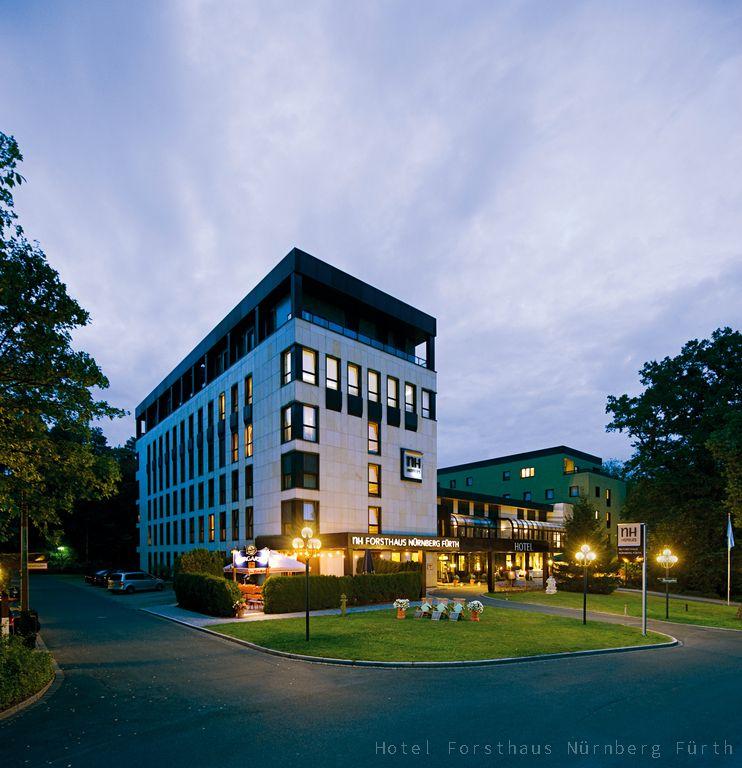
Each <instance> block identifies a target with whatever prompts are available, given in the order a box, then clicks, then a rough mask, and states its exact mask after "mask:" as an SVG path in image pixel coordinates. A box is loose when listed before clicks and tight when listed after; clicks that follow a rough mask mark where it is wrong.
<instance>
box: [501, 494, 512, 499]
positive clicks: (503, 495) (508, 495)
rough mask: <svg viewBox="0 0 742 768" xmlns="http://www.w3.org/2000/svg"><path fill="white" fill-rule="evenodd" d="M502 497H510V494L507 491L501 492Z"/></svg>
mask: <svg viewBox="0 0 742 768" xmlns="http://www.w3.org/2000/svg"><path fill="white" fill-rule="evenodd" d="M502 498H503V499H509V498H510V494H509V493H503V494H502Z"/></svg>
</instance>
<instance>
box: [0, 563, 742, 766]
mask: <svg viewBox="0 0 742 768" xmlns="http://www.w3.org/2000/svg"><path fill="white" fill-rule="evenodd" d="M32 590H33V594H34V599H33V603H34V605H35V606H36V607H37V608H38V609H39V611H40V613H41V615H42V621H43V636H44V639H45V641H46V643H47V645H48V646H49V648H50V649H51V650H52V651H53V653H54V654H55V656H56V658H57V660H58V662H59V664H60V665H61V667H62V668H63V670H64V675H65V677H64V682H63V684H62V685H61V686H60V687H59V689H58V690H57V691H56V692H55V693H54V694H53V695H51V696H49V697H47V698H45V699H44V700H42V702H40V703H39V704H37V705H35V706H33V707H31V708H29V709H28V710H26V711H25V712H23V713H21V714H19V715H17V716H15V717H13V718H10V719H8V720H4V721H2V722H0V766H5V765H9V766H10V765H12V766H49V765H51V766H84V767H85V768H88V767H90V766H105V768H118V767H119V766H122V767H123V766H125V767H126V768H132V766H136V767H143V768H146V767H148V766H157V767H158V768H160V766H177V765H186V766H188V767H189V768H191V767H194V768H195V767H196V766H225V765H233V764H237V765H241V764H243V763H244V764H246V765H249V766H251V765H261V766H262V765H266V766H273V765H275V766H294V765H299V764H301V765H305V766H327V765H348V766H351V767H352V768H358V767H359V766H371V765H373V766H382V765H385V764H390V765H418V764H424V765H425V766H438V765H441V766H458V765H462V766H466V765H472V766H473V765H477V766H479V765H490V764H492V765H498V764H499V765H508V766H510V765H540V766H550V767H551V766H554V767H556V766H575V765H584V766H590V768H594V767H595V766H612V765H619V766H620V765H654V766H657V765H667V766H672V767H673V768H675V766H684V765H719V766H742V757H741V755H742V739H741V738H740V733H741V731H742V729H741V728H740V716H739V709H738V706H739V700H740V691H741V690H742V633H735V632H729V631H726V632H725V631H721V630H702V629H698V628H694V627H679V626H673V627H672V629H671V630H668V628H667V627H665V630H666V631H671V632H672V634H674V635H675V636H676V637H678V638H679V639H680V640H682V642H683V645H682V647H678V648H670V649H662V650H655V651H641V652H636V653H634V652H632V653H626V654H620V655H613V656H597V657H591V658H586V657H583V658H575V659H566V660H558V661H543V662H531V663H525V664H518V665H513V666H501V667H493V668H470V669H462V670H455V669H446V670H431V669H394V670H384V669H364V668H357V669H354V668H343V667H332V666H325V665H318V664H308V663H305V662H300V661H290V660H283V659H278V658H276V657H272V656H267V655H264V654H261V653H259V652H254V651H251V650H247V649H244V648H242V647H240V646H237V645H234V644H232V643H229V642H228V641H223V640H220V639H217V638H213V637H209V636H206V635H204V634H202V633H199V632H196V631H194V630H192V629H189V628H187V627H182V626H179V625H176V624H173V623H170V622H167V621H165V620H163V619H159V618H156V617H154V616H152V615H150V614H147V613H145V612H143V611H140V610H136V608H137V607H139V604H144V603H146V602H148V601H154V600H157V599H161V600H167V599H172V598H171V596H168V595H159V596H152V597H145V596H144V595H141V596H135V597H133V598H129V597H127V596H111V595H108V594H105V593H104V592H102V591H101V590H98V589H95V588H92V587H85V586H82V585H80V584H77V583H70V580H69V579H65V578H56V577H50V576H35V577H34V578H33V580H32ZM655 626H656V627H657V628H658V629H659V630H660V631H662V625H661V624H659V625H655ZM442 629H444V630H449V629H450V630H453V631H454V632H455V629H456V627H455V625H454V626H452V627H445V626H444V627H442ZM583 740H585V741H586V742H587V744H588V745H589V746H590V748H591V751H592V745H594V744H595V745H598V754H597V756H593V757H585V756H580V755H574V754H569V747H570V745H571V744H576V745H577V746H578V748H579V747H580V746H582V744H581V742H582V741H583ZM725 740H726V742H727V744H730V745H731V747H732V750H733V754H732V755H728V754H727V755H724V754H720V755H714V754H713V746H712V745H713V744H714V743H716V744H719V745H720V747H717V749H721V750H722V751H723V749H724V742H725ZM616 741H618V743H619V745H620V746H622V747H624V748H626V747H628V746H629V745H636V746H637V749H638V748H640V747H641V745H642V744H646V745H648V747H647V748H645V750H644V751H645V754H644V756H643V757H642V756H641V755H635V756H626V755H624V756H623V757H620V758H618V757H605V756H604V752H605V745H612V747H613V748H614V749H615V742H616ZM690 741H694V742H696V744H697V749H698V748H700V745H701V744H708V745H709V747H708V748H707V751H706V752H705V754H704V756H703V757H701V756H700V755H697V756H688V755H687V754H684V753H681V754H679V755H678V754H676V742H684V743H687V742H690ZM402 744H404V745H405V746H404V747H403V746H402ZM415 744H417V745H419V747H420V754H414V750H413V745H415ZM498 744H500V745H501V746H500V747H498ZM475 745H479V746H478V748H477V749H474V746H475ZM652 745H659V750H660V757H659V758H652V757H651V756H650V754H651V746H652ZM488 747H489V753H488V751H487V748H488ZM546 747H548V748H549V750H548V751H549V754H546V751H547V750H546ZM392 748H395V749H394V753H393V754H392ZM513 748H515V751H516V753H517V754H513ZM536 748H539V749H540V751H541V755H540V756H533V755H532V754H529V755H525V754H520V752H523V751H529V752H531V753H532V752H533V751H534V750H535V749H536ZM499 749H503V750H504V751H505V754H504V755H502V756H501V755H500V754H498V751H499ZM403 751H404V752H406V753H407V754H402V752H403ZM508 752H510V754H509V755H508Z"/></svg>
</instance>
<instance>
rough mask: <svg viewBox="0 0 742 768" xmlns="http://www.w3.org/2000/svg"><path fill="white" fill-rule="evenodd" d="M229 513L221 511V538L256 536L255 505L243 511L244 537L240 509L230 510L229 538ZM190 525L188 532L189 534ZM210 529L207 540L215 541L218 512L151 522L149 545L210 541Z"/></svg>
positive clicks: (148, 533)
mask: <svg viewBox="0 0 742 768" xmlns="http://www.w3.org/2000/svg"><path fill="white" fill-rule="evenodd" d="M226 521H227V512H226V510H223V511H221V512H220V513H219V541H233V542H237V541H242V540H243V539H247V540H249V539H253V538H254V537H255V515H254V511H253V507H251V506H250V507H245V509H244V513H243V521H244V528H243V531H244V536H241V535H240V521H239V509H233V510H232V511H231V529H230V533H231V538H228V537H227V522H226ZM196 525H198V536H197V535H196ZM186 526H187V533H186ZM207 530H208V542H215V541H216V540H217V537H216V514H215V513H213V512H211V513H209V514H208V515H201V516H198V517H190V518H187V519H186V518H182V519H181V520H180V521H177V520H172V521H169V522H161V523H155V524H150V525H148V526H147V546H150V547H151V546H155V547H157V546H160V547H169V546H181V545H187V544H205V543H206V541H207V535H206V531H207Z"/></svg>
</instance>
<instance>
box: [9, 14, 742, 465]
mask: <svg viewBox="0 0 742 768" xmlns="http://www.w3.org/2000/svg"><path fill="white" fill-rule="evenodd" d="M47 9H48V7H47ZM35 11H36V6H34V5H33V4H30V5H28V6H26V7H25V8H24V9H23V10H20V9H16V11H15V13H13V14H11V15H10V18H9V19H8V25H9V27H10V31H11V33H12V34H11V35H10V38H11V40H12V43H11V44H10V45H9V46H8V47H7V48H6V49H5V50H4V51H3V52H2V53H0V58H1V59H2V63H3V66H4V71H6V72H9V73H10V76H9V83H10V94H9V98H8V99H7V100H6V104H7V107H8V108H7V109H6V119H7V121H8V123H7V124H6V125H4V126H3V128H4V129H5V130H11V131H12V132H14V133H15V134H16V136H17V138H18V139H19V141H20V143H21V145H22V147H23V150H24V152H25V154H26V157H27V162H26V166H25V173H26V175H27V177H28V178H29V184H28V186H27V188H26V189H25V190H24V191H23V192H22V195H19V203H18V204H19V209H20V211H21V214H22V216H23V218H24V222H25V224H26V227H27V229H28V231H29V232H30V233H32V235H33V236H35V237H38V238H39V239H40V240H41V241H42V243H43V245H44V247H45V248H46V250H47V252H48V254H49V257H50V259H51V261H52V263H54V264H55V265H56V266H57V267H58V268H59V269H60V271H61V272H62V275H63V278H64V279H65V280H67V282H68V284H69V286H70V289H71V290H72V292H73V293H74V294H75V295H76V296H77V297H78V298H79V299H80V300H81V302H82V303H83V304H84V305H85V306H87V307H88V308H90V310H91V312H92V314H93V317H94V324H93V325H92V326H91V327H90V328H89V329H86V330H85V331H84V332H82V333H81V334H79V336H78V341H79V342H80V343H84V345H85V346H86V348H88V349H89V350H90V351H91V352H92V353H93V354H94V355H95V356H96V358H97V359H98V360H99V362H100V363H101V364H102V365H103V367H104V369H105V370H106V372H107V373H108V375H109V377H110V378H111V382H112V387H111V391H110V396H111V399H112V400H114V401H116V402H117V403H119V404H122V405H125V406H126V407H128V408H130V409H133V407H134V406H135V405H136V403H137V402H139V400H141V399H142V398H143V397H144V396H145V395H146V394H147V393H148V392H149V391H150V389H152V388H153V387H154V386H155V385H156V384H157V383H158V382H159V381H160V379H161V378H162V377H163V376H164V375H165V374H166V373H167V372H168V371H169V370H171V368H173V367H174V366H175V364H176V363H177V362H178V361H179V360H180V359H181V358H182V357H183V355H184V354H186V353H187V352H188V351H189V350H190V349H191V347H192V346H193V345H194V344H195V343H196V342H197V341H198V340H199V339H200V338H202V337H203V336H204V335H205V334H206V333H207V332H208V331H209V330H210V329H211V328H212V327H213V325H215V324H216V322H218V320H219V319H221V317H223V316H224V315H225V314H226V312H227V311H228V310H229V309H231V307H232V306H234V304H236V303H237V302H238V301H239V299H240V298H241V297H242V296H243V295H244V294H245V293H247V291H248V290H249V289H250V288H251V287H252V286H253V285H254V284H255V283H256V282H257V281H258V280H259V279H260V277H261V276H262V275H263V274H264V273H265V272H266V271H268V270H269V269H270V268H271V267H272V266H273V265H274V264H275V263H276V262H277V261H278V260H279V259H280V258H281V257H282V256H283V255H284V254H285V253H286V252H287V251H288V250H289V249H290V248H291V247H292V246H293V245H297V246H299V247H301V248H304V249H305V250H308V251H309V252H310V253H313V254H314V255H316V256H318V257H320V258H324V259H326V260H327V261H329V262H331V263H333V264H335V265H336V266H338V267H340V268H342V269H345V270H347V271H349V272H351V273H353V274H355V275H357V276H358V277H360V278H361V279H364V280H366V281H368V282H371V283H374V284H376V285H378V286H379V287H381V288H382V289H384V290H387V291H389V292H390V293H393V294H394V295H397V296H399V297H400V298H402V299H404V300H407V301H409V302H410V303H412V304H415V305H416V306H419V307H420V308H421V309H424V310H426V311H428V312H430V313H431V314H434V315H436V316H437V317H438V323H439V325H438V327H439V337H438V348H437V362H438V368H439V392H440V399H439V403H440V406H439V410H440V418H439V458H440V462H441V463H442V464H447V463H453V462H456V461H461V460H465V459H475V458H481V457H483V456H486V455H494V454H498V453H510V452H515V451H519V450H527V449H533V448H538V447H544V446H548V445H553V444H558V443H569V444H572V445H574V446H575V447H577V448H581V449H583V450H587V451H590V452H597V453H599V454H603V455H619V456H626V455H627V453H628V451H629V446H628V443H627V440H626V439H625V437H623V436H617V435H608V434H605V433H604V425H605V423H606V420H607V419H606V416H605V414H604V405H605V398H606V395H607V394H609V393H620V392H624V391H630V390H633V389H635V388H636V386H637V377H636V370H637V369H638V368H639V367H640V365H641V363H642V362H643V361H644V360H645V359H649V358H652V357H661V356H664V355H665V354H673V353H674V352H676V351H677V350H678V349H679V347H680V346H681V344H682V343H683V341H685V340H686V339H687V338H690V337H694V336H707V335H708V334H709V333H710V332H711V331H712V330H713V328H715V327H717V326H719V325H725V324H731V325H739V320H740V310H739V302H738V296H739V287H740V273H739V271H738V269H737V268H736V265H738V264H739V263H740V245H739V244H740V242H742V237H741V235H742V222H741V221H740V219H739V216H738V211H739V210H740V209H741V208H742V181H741V180H740V174H739V173H738V168H739V165H740V157H741V155H742V136H741V135H740V133H741V131H742V128H741V126H742V121H740V109H739V99H738V98H737V90H738V88H737V86H738V83H739V82H740V80H741V79H742V44H740V39H742V38H740V35H739V31H740V19H739V14H738V13H737V12H736V11H735V9H734V7H732V6H728V5H722V4H704V3H700V2H699V3H689V2H688V3H674V4H673V5H672V6H666V5H664V4H651V5H647V4H646V3H629V2H627V3H621V4H612V5H606V4H603V3H569V4H560V5H559V7H558V8H557V7H556V6H544V5H543V4H541V3H539V4H536V3H498V4H489V3H475V2H470V3H464V4H457V5H455V6H454V5H451V4H448V3H443V2H440V3H426V4H425V5H424V6H423V5H422V4H414V3H413V4H408V5H405V6H400V5H399V4H386V3H380V4H373V5H359V4H355V3H354V4H347V3H339V2H336V3H320V4H313V5H311V6H307V5H306V4H302V3H293V4H292V3H274V4H271V3H267V4H260V5H245V4H244V3H238V2H233V3H229V2H219V3H216V2H192V3H174V4H172V5H170V6H167V5H164V4H163V5H162V6H160V7H158V12H157V13H154V14H153V13H151V12H150V9H148V10H147V12H146V13H145V9H144V8H143V7H137V6H133V7H131V8H127V9H126V13H123V12H116V11H114V10H111V7H110V6H107V7H106V10H105V11H101V10H100V9H99V8H92V7H89V6H87V5H81V4H71V3H70V4H63V3H59V4H55V6H54V8H53V13H51V14H49V13H46V14H42V13H40V12H35ZM31 42H33V44H34V49H35V50H36V51H37V52H38V53H37V55H35V56H34V57H28V56H27V55H26V51H27V47H28V45H29V44H30V43H31ZM29 58H31V59H32V60H31V61H29ZM50 128H53V129H52V130H50ZM131 428H132V424H131V423H126V424H124V423H120V424H117V425H113V426H111V427H110V428H109V429H108V432H109V434H110V435H111V438H112V439H113V440H122V439H125V437H126V435H127V434H129V432H130V430H131Z"/></svg>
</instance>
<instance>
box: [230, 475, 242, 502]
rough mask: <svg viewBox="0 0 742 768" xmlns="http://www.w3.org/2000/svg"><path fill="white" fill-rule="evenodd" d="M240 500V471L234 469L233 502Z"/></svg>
mask: <svg viewBox="0 0 742 768" xmlns="http://www.w3.org/2000/svg"><path fill="white" fill-rule="evenodd" d="M239 500H240V473H239V471H238V470H236V469H234V470H232V502H235V501H239Z"/></svg>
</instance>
